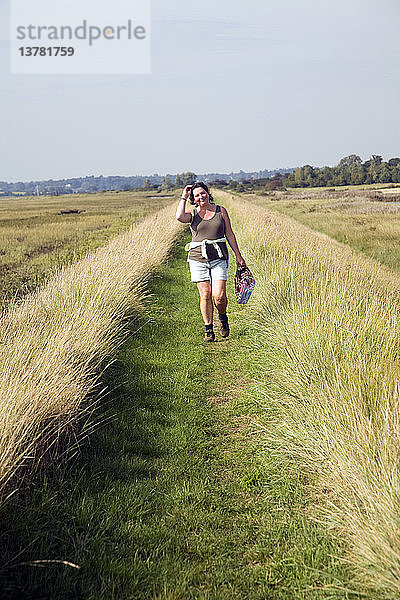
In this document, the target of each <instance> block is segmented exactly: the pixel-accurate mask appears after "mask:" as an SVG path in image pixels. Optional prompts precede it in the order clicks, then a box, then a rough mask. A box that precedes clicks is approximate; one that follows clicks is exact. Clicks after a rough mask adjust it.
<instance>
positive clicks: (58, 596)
mask: <svg viewBox="0 0 400 600" xmlns="http://www.w3.org/2000/svg"><path fill="white" fill-rule="evenodd" d="M185 241H186V240H185ZM185 241H183V240H182V241H181V243H180V244H179V246H178V247H177V248H176V249H175V253H174V256H173V257H172V259H171V260H170V261H168V263H166V264H165V265H164V266H163V267H162V268H160V269H159V270H158V271H157V272H156V276H155V277H154V278H153V279H152V281H151V284H150V292H151V294H152V297H153V301H152V303H151V306H149V310H150V312H149V317H150V321H148V322H142V323H140V322H137V323H136V324H135V325H134V326H133V328H132V335H131V336H130V338H129V340H128V341H127V342H126V343H125V345H124V346H123V347H122V348H121V350H120V352H119V354H118V356H117V360H116V362H115V363H114V365H113V367H112V368H111V369H110V370H109V371H108V373H107V374H106V376H105V378H104V379H103V382H104V384H106V385H107V386H108V387H109V388H111V393H110V394H109V395H108V397H107V402H106V404H105V411H106V412H105V413H103V418H104V419H106V420H108V422H109V424H108V425H107V426H106V427H103V428H102V429H101V430H99V431H97V432H96V433H95V434H93V435H92V436H91V439H90V442H89V443H85V444H84V445H83V446H82V449H81V451H80V453H79V455H78V456H77V457H76V458H75V459H74V460H73V461H71V462H70V463H69V464H68V465H65V466H61V467H56V468H55V469H54V470H53V471H51V472H50V473H48V476H47V478H46V485H45V486H43V487H41V488H40V487H37V486H32V488H31V489H30V490H29V491H25V493H23V494H20V495H18V497H16V498H14V504H13V505H12V504H10V505H9V506H8V507H6V510H5V511H3V520H2V538H3V539H6V540H7V544H6V545H5V546H3V554H2V559H1V561H0V562H1V564H3V565H4V566H3V569H2V571H1V573H0V585H1V586H2V589H3V590H4V589H6V590H7V595H6V596H4V598H6V599H7V600H8V599H12V600H14V599H15V598H18V599H19V600H28V599H31V598H43V599H48V600H50V599H51V600H70V599H71V600H72V599H75V598H80V599H85V600H126V599H127V598H129V599H132V600H172V599H173V600H191V599H197V600H200V599H201V600H243V599H244V598H246V599H247V600H265V599H266V598H274V599H275V600H289V599H292V600H294V599H296V600H317V599H320V598H330V599H331V600H339V599H341V600H344V599H347V598H351V599H353V600H355V599H356V598H359V596H358V595H357V594H351V593H348V592H346V591H345V590H343V589H340V587H339V584H340V585H341V586H344V587H346V583H347V582H348V580H349V577H350V574H349V569H348V567H346V565H344V564H342V563H341V562H340V560H339V558H340V556H341V555H342V554H343V547H341V546H339V547H338V544H337V541H336V540H335V539H334V538H333V537H332V536H331V535H330V534H329V533H328V532H326V531H325V530H324V528H323V527H320V526H319V525H318V524H317V523H315V522H312V521H310V519H309V518H308V511H309V510H310V498H309V497H308V495H307V493H305V490H304V487H303V481H302V477H301V476H299V475H298V474H297V475H296V474H293V473H284V472H282V469H281V468H280V466H279V465H276V464H274V462H273V461H271V460H270V459H269V458H268V457H267V456H266V455H265V454H264V453H263V452H262V446H261V441H262V440H261V439H260V435H259V434H257V429H255V427H254V419H255V418H256V417H257V413H258V412H260V413H261V414H262V412H263V411H262V409H259V408H258V407H257V405H255V404H254V401H253V385H252V381H253V379H254V376H255V375H256V374H257V373H258V365H257V361H254V358H255V356H254V353H253V352H252V349H251V346H249V345H248V344H246V343H245V341H246V340H249V330H248V324H247V321H246V319H245V313H246V311H245V310H243V309H241V308H240V307H238V306H237V305H236V306H235V304H234V301H233V298H232V290H230V302H231V308H230V315H231V326H232V336H231V339H229V340H221V338H219V339H218V341H217V342H216V343H215V344H214V345H211V346H210V345H208V346H207V345H204V344H202V343H201V339H202V323H201V317H200V313H199V309H198V300H197V291H196V289H195V287H194V286H192V285H191V284H190V282H189V274H188V268H187V264H186V260H185V259H186V255H185V253H184V252H183V246H184V243H185ZM16 514H17V516H16ZM21 549H23V552H22V554H18V553H19V552H20V551H21ZM35 560H54V561H68V562H69V563H71V564H72V565H76V566H79V567H80V569H76V568H74V567H73V566H68V565H67V564H63V563H62V562H56V563H53V564H52V563H40V562H39V563H35V562H33V561H35ZM40 565H41V568H40Z"/></svg>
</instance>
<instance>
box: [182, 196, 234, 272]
mask: <svg viewBox="0 0 400 600" xmlns="http://www.w3.org/2000/svg"><path fill="white" fill-rule="evenodd" d="M190 231H191V232H192V242H202V241H203V240H217V239H218V238H222V237H225V221H224V217H223V216H222V212H221V207H220V206H217V207H216V210H215V213H214V216H213V217H211V219H207V220H204V219H202V218H201V217H199V214H198V213H197V212H196V213H195V214H194V216H193V217H192V221H191V223H190ZM218 246H219V247H220V249H221V252H222V255H223V257H224V259H225V260H228V248H227V245H226V242H218ZM207 256H208V259H206V258H204V257H203V256H202V254H201V246H197V248H191V250H190V251H189V256H188V258H190V260H198V261H199V262H209V261H210V260H218V259H220V257H219V256H218V252H217V251H216V249H215V248H214V246H213V245H212V244H207Z"/></svg>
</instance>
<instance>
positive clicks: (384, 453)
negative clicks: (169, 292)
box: [221, 194, 400, 598]
mask: <svg viewBox="0 0 400 600" xmlns="http://www.w3.org/2000/svg"><path fill="white" fill-rule="evenodd" d="M221 196H223V198H224V199H226V200H227V202H228V199H229V198H230V196H229V195H226V194H221ZM228 204H230V206H231V207H232V213H233V214H236V217H237V218H236V219H235V221H234V222H235V226H236V230H237V231H238V232H240V236H239V237H240V239H241V244H242V245H243V247H245V246H247V249H248V252H250V253H251V255H252V264H253V265H254V271H255V273H256V276H257V278H258V288H257V294H256V298H257V296H258V329H259V334H258V339H259V342H258V361H259V365H260V383H259V389H258V397H259V399H260V401H261V402H262V404H263V405H264V410H265V417H264V422H265V427H264V440H265V451H266V452H267V453H269V452H271V451H272V453H273V455H274V456H275V457H276V461H277V464H281V465H282V464H286V465H287V467H288V468H289V469H294V471H295V472H297V471H298V470H299V469H300V470H301V471H302V472H303V473H304V475H305V477H307V478H309V480H310V486H311V488H313V489H314V493H315V495H316V498H317V499H318V501H319V503H320V505H321V510H320V511H319V518H320V519H321V520H322V522H323V523H325V524H326V526H327V527H328V528H332V529H333V530H336V531H337V532H339V533H340V534H341V535H343V536H344V537H345V538H347V540H348V545H349V551H348V560H349V561H350V562H351V563H352V564H353V565H354V567H355V569H356V572H357V574H358V578H357V579H356V581H355V582H354V585H360V587H361V589H363V588H365V587H366V588H371V589H372V590H374V592H373V594H375V597H378V596H379V595H380V594H381V595H382V596H383V597H385V598H398V597H399V594H400V560H399V559H400V534H399V516H398V515H399V493H398V492H399V489H400V461H399V447H400V425H399V424H400V408H399V407H400V404H399V354H400V347H399V340H400V319H399V315H400V303H399V298H398V290H399V289H400V278H399V276H398V275H397V274H396V273H394V272H391V271H389V270H388V269H385V268H384V267H382V266H380V265H379V264H378V263H376V262H374V261H371V260H368V259H364V258H363V257H362V256H361V255H360V254H357V253H355V252H353V251H352V250H351V249H349V248H347V247H346V246H343V245H340V244H338V243H337V242H335V241H334V240H332V239H329V238H328V237H327V236H324V235H322V234H318V233H315V232H313V231H311V230H310V229H308V228H306V227H303V226H302V225H300V224H299V223H296V222H295V221H294V220H292V219H290V218H288V217H284V216H280V215H277V214H273V213H269V214H268V213H266V212H265V211H264V210H263V209H261V208H259V207H256V206H252V205H250V204H247V203H246V202H245V201H244V200H243V199H240V200H239V201H238V202H234V201H232V202H228Z"/></svg>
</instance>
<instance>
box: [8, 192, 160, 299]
mask: <svg viewBox="0 0 400 600" xmlns="http://www.w3.org/2000/svg"><path fill="white" fill-rule="evenodd" d="M170 202H171V198H169V199H168V198H162V197H156V198H150V197H149V194H146V193H143V192H121V193H116V192H103V193H98V194H82V195H80V194H73V195H68V196H58V197H52V196H40V197H24V198H23V199H22V198H21V199H15V198H0V310H1V309H3V308H5V307H6V306H7V305H8V303H9V301H10V300H12V299H13V298H14V297H18V298H21V297H22V296H23V295H25V294H26V293H28V292H32V291H33V290H34V289H36V288H37V287H38V286H39V285H41V284H43V283H44V282H45V280H46V278H47V277H48V276H49V274H51V273H52V272H54V271H55V270H57V269H58V268H59V267H60V266H61V265H65V264H69V263H71V262H73V261H74V260H76V259H77V258H80V257H81V256H83V255H84V254H85V253H86V252H87V251H89V250H94V249H95V248H97V247H99V246H100V245H102V244H105V243H106V241H108V240H110V239H111V238H112V237H113V236H115V235H116V234H117V233H120V232H121V231H123V230H125V229H127V228H128V227H129V226H130V225H131V224H132V223H133V222H136V223H137V222H139V221H140V220H141V219H143V218H144V217H145V216H146V215H148V214H149V213H152V212H155V211H156V210H160V209H161V208H163V207H164V206H166V205H167V204H168V203H170ZM68 210H75V211H78V213H70V214H61V211H68Z"/></svg>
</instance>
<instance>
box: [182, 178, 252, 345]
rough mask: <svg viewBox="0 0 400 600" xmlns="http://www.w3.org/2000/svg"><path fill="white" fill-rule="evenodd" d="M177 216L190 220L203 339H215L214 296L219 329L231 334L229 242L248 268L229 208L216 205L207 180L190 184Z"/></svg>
mask: <svg viewBox="0 0 400 600" xmlns="http://www.w3.org/2000/svg"><path fill="white" fill-rule="evenodd" d="M188 199H190V202H191V203H192V204H194V207H195V208H194V209H192V210H186V202H187V200H188ZM176 218H177V219H178V221H180V222H181V223H190V230H191V232H192V241H191V243H190V244H188V245H187V247H186V250H188V251H189V257H188V262H189V266H190V273H191V279H192V281H193V282H195V283H196V284H197V288H198V290H199V294H200V310H201V314H202V316H203V319H204V324H205V327H206V331H205V335H204V341H205V342H213V341H214V340H215V334H214V330H213V298H214V302H215V306H216V308H217V310H218V319H219V331H220V334H221V336H222V337H224V338H226V337H228V335H229V323H228V317H227V314H226V307H227V304H228V299H227V296H226V280H227V267H228V260H229V257H228V248H227V245H226V242H228V243H229V245H230V246H231V248H232V250H233V252H234V253H235V256H236V265H237V266H238V267H242V268H243V267H246V263H245V261H244V259H243V257H242V255H241V254H240V251H239V247H238V244H237V241H236V237H235V234H234V233H233V231H232V227H231V222H230V219H229V215H228V213H227V211H226V209H225V208H224V207H223V206H216V205H215V204H214V203H213V197H212V195H211V194H210V192H209V190H208V187H207V185H206V184H205V183H203V182H201V181H199V182H197V183H195V184H194V185H193V186H191V185H187V186H186V187H185V189H184V190H183V193H182V197H181V199H180V202H179V205H178V208H177V211H176Z"/></svg>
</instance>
